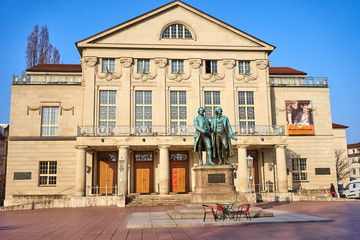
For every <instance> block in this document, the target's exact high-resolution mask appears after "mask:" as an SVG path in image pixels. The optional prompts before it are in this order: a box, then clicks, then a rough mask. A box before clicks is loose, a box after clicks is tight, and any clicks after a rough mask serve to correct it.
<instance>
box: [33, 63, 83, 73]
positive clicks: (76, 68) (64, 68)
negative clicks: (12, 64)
mask: <svg viewBox="0 0 360 240" xmlns="http://www.w3.org/2000/svg"><path fill="white" fill-rule="evenodd" d="M26 71H27V72H81V65H80V64H44V63H40V64H39V65H36V66H35V67H32V68H29V69H26Z"/></svg>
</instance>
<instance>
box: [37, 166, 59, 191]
mask: <svg viewBox="0 0 360 240" xmlns="http://www.w3.org/2000/svg"><path fill="white" fill-rule="evenodd" d="M56 174H57V162H56V161H44V162H40V165H39V186H55V185H56Z"/></svg>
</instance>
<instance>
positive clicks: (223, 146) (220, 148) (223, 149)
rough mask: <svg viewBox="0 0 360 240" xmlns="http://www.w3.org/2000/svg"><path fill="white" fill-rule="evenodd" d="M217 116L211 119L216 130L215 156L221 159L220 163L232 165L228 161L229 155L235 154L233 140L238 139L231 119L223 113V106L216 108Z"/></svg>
mask: <svg viewBox="0 0 360 240" xmlns="http://www.w3.org/2000/svg"><path fill="white" fill-rule="evenodd" d="M215 114H216V115H215V117H213V118H212V119H211V129H212V130H213V131H214V138H213V158H214V159H215V158H217V159H219V165H221V164H222V160H223V159H224V160H225V162H224V164H226V165H231V163H230V162H229V161H228V159H229V157H232V156H234V151H233V149H232V146H231V140H230V139H233V140H234V141H236V140H237V138H236V137H235V136H234V134H233V131H232V129H231V126H230V122H229V119H228V118H227V117H226V116H224V115H222V109H221V107H216V108H215Z"/></svg>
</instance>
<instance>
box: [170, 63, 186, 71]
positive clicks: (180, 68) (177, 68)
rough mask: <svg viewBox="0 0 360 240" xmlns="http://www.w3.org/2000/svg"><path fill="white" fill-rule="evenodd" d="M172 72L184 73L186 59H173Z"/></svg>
mask: <svg viewBox="0 0 360 240" xmlns="http://www.w3.org/2000/svg"><path fill="white" fill-rule="evenodd" d="M171 72H172V73H184V61H180V60H172V61H171Z"/></svg>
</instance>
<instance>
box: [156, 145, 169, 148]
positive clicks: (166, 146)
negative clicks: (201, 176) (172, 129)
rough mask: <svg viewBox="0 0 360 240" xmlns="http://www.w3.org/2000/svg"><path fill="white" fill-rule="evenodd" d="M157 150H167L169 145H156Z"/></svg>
mask: <svg viewBox="0 0 360 240" xmlns="http://www.w3.org/2000/svg"><path fill="white" fill-rule="evenodd" d="M158 148H159V149H162V148H163V149H164V148H165V149H167V148H170V144H160V145H158Z"/></svg>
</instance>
